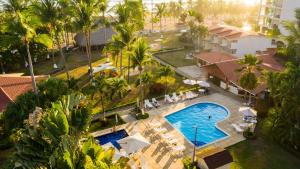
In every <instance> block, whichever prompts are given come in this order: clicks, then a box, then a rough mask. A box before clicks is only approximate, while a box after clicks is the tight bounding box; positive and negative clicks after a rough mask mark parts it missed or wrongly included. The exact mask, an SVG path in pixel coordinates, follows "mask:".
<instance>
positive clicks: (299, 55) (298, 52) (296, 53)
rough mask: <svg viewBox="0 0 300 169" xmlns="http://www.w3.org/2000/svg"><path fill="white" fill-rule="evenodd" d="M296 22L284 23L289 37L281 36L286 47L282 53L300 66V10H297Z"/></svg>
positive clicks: (281, 49)
mask: <svg viewBox="0 0 300 169" xmlns="http://www.w3.org/2000/svg"><path fill="white" fill-rule="evenodd" d="M295 12H296V14H295V17H296V19H297V21H296V22H291V21H284V22H283V25H284V27H285V29H286V30H288V32H289V33H288V35H281V36H280V37H281V39H282V40H283V41H284V42H285V44H286V46H285V47H283V48H280V52H281V53H283V54H284V55H286V57H288V58H289V59H290V60H291V61H292V62H293V63H294V64H297V65H299V64H300V9H297V10H296V11H295Z"/></svg>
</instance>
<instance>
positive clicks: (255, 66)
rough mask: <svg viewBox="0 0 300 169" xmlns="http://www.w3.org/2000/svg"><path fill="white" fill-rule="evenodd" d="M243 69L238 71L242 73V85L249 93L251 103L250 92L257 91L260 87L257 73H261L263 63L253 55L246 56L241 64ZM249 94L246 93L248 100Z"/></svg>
mask: <svg viewBox="0 0 300 169" xmlns="http://www.w3.org/2000/svg"><path fill="white" fill-rule="evenodd" d="M239 63H240V64H241V66H242V67H241V68H240V69H238V70H237V71H238V72H241V77H240V80H239V82H240V85H241V87H243V88H244V89H246V90H248V92H249V102H250V101H251V93H250V91H251V90H253V89H255V88H256V87H257V86H258V78H257V75H256V74H257V73H259V72H261V71H262V69H261V67H260V65H261V63H262V61H261V60H259V59H258V58H257V57H256V56H254V55H252V54H246V55H245V56H244V58H243V59H242V60H240V62H239ZM246 94H247V92H245V98H246Z"/></svg>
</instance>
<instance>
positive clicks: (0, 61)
mask: <svg viewBox="0 0 300 169" xmlns="http://www.w3.org/2000/svg"><path fill="white" fill-rule="evenodd" d="M2 58H3V57H2V55H0V66H1V70H2V74H5V71H4V67H3V63H2Z"/></svg>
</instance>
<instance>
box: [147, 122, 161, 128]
mask: <svg viewBox="0 0 300 169" xmlns="http://www.w3.org/2000/svg"><path fill="white" fill-rule="evenodd" d="M149 125H150V126H151V127H159V126H161V123H160V122H159V121H151V122H150V123H149Z"/></svg>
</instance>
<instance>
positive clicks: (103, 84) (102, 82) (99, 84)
mask: <svg viewBox="0 0 300 169" xmlns="http://www.w3.org/2000/svg"><path fill="white" fill-rule="evenodd" d="M96 88H97V90H98V91H99V94H100V102H101V107H102V114H103V120H104V119H105V116H106V115H105V105H104V101H105V96H106V95H107V94H108V89H109V83H108V82H107V79H106V78H105V76H100V77H99V78H98V79H97V81H96Z"/></svg>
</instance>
